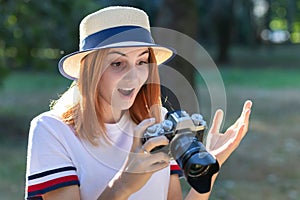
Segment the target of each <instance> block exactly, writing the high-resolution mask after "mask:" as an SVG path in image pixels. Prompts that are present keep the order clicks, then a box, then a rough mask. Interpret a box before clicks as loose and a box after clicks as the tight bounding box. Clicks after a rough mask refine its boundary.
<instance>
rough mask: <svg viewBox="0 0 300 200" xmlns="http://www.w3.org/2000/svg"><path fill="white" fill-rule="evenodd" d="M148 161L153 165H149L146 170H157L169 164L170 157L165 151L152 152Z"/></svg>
mask: <svg viewBox="0 0 300 200" xmlns="http://www.w3.org/2000/svg"><path fill="white" fill-rule="evenodd" d="M148 161H149V163H151V165H150V166H149V167H147V171H146V172H155V171H158V170H161V169H163V168H165V167H167V166H169V162H170V157H169V156H168V155H167V154H165V153H163V152H159V153H155V154H151V156H150V157H149V160H148Z"/></svg>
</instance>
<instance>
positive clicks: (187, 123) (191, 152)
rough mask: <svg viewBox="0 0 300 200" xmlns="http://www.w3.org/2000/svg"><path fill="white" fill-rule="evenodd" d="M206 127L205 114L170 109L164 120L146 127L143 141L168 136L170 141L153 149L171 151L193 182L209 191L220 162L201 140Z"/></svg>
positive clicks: (196, 188)
mask: <svg viewBox="0 0 300 200" xmlns="http://www.w3.org/2000/svg"><path fill="white" fill-rule="evenodd" d="M205 129H206V122H205V121H204V120H203V117H202V115H200V114H193V115H191V116H190V115H189V114H188V113H187V112H185V111H182V110H179V111H171V112H168V113H167V114H166V117H165V120H163V121H162V122H161V123H159V124H154V125H152V126H149V127H148V128H147V129H146V131H145V133H144V136H143V138H142V142H143V143H145V142H146V141H147V140H149V139H150V138H153V137H157V136H161V135H164V136H165V137H167V138H168V140H169V141H170V142H169V144H168V145H167V146H159V147H156V148H154V149H153V150H152V151H151V153H156V152H160V151H162V152H165V153H167V154H169V155H170V156H171V157H172V158H173V159H174V160H176V162H177V164H178V165H179V167H180V168H181V170H182V171H183V174H184V176H185V178H186V180H187V182H188V183H189V184H190V186H191V187H192V188H194V189H195V190H196V191H197V192H199V193H206V192H209V191H210V189H211V178H212V176H213V175H214V174H215V173H217V172H218V171H219V163H218V161H217V160H216V158H215V157H214V156H213V155H211V154H210V153H208V152H207V151H206V148H205V146H204V145H203V143H202V141H203V136H204V131H205Z"/></svg>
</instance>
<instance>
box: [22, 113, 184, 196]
mask: <svg viewBox="0 0 300 200" xmlns="http://www.w3.org/2000/svg"><path fill="white" fill-rule="evenodd" d="M135 126H136V124H135V123H134V122H133V121H132V120H131V118H130V117H129V114H128V113H126V114H124V115H123V116H122V118H121V119H120V121H119V122H118V123H116V124H106V128H107V134H108V136H109V138H110V139H111V140H112V141H113V143H114V145H112V146H110V147H103V146H102V145H99V146H93V145H92V144H90V143H89V142H87V141H86V140H81V139H79V138H78V137H77V136H75V134H74V133H73V131H72V130H71V128H70V127H69V126H68V125H66V124H65V123H64V122H62V121H61V119H59V118H58V117H56V116H55V115H54V114H53V113H52V112H51V111H49V112H45V113H43V114H41V115H39V116H37V117H36V118H34V119H33V120H32V122H31V127H30V132H29V140H28V152H27V154H28V155H27V170H26V192H25V198H27V199H31V198H33V197H35V198H36V197H40V196H41V195H42V194H45V193H47V192H49V191H52V190H55V189H58V188H61V187H64V186H70V185H78V186H79V188H80V195H81V199H83V200H85V199H86V200H93V199H97V198H98V197H99V196H100V194H101V193H102V191H103V190H104V189H105V188H106V186H107V185H108V183H109V182H110V181H111V180H112V179H113V178H114V177H115V176H116V174H117V173H118V172H119V171H120V170H121V169H122V167H124V164H125V161H126V158H127V156H128V153H129V151H130V148H131V145H132V133H133V129H134V127H135ZM171 167H172V168H173V169H175V170H177V169H178V167H176V166H171ZM169 180H170V168H164V169H162V170H160V171H158V172H156V173H154V174H153V175H152V177H151V178H150V180H149V181H148V182H147V183H146V185H145V186H144V187H143V188H142V189H141V190H139V191H138V192H136V193H135V194H133V195H132V196H131V197H130V199H157V200H159V199H167V194H168V187H169Z"/></svg>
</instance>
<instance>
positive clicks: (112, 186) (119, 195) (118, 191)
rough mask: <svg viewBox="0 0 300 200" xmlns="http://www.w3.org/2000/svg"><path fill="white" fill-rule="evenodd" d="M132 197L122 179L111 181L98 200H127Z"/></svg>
mask: <svg viewBox="0 0 300 200" xmlns="http://www.w3.org/2000/svg"><path fill="white" fill-rule="evenodd" d="M130 195H131V192H130V190H129V189H128V188H127V187H126V184H124V183H123V182H122V181H121V180H120V178H118V179H116V180H113V181H111V182H110V183H109V184H108V185H107V187H106V188H105V190H104V191H103V192H102V193H101V195H100V196H99V198H98V200H102V199H103V200H106V199H110V200H127V199H128V198H129V197H130Z"/></svg>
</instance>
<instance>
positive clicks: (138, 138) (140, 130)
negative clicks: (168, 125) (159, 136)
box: [131, 118, 155, 150]
mask: <svg viewBox="0 0 300 200" xmlns="http://www.w3.org/2000/svg"><path fill="white" fill-rule="evenodd" d="M154 123H155V118H148V119H145V120H143V121H142V122H141V123H139V124H138V125H137V126H136V127H135V129H134V135H133V144H132V148H131V150H134V149H136V148H138V147H140V146H141V145H142V138H143V135H144V133H145V131H146V129H147V128H148V127H149V126H151V125H153V124H154Z"/></svg>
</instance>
